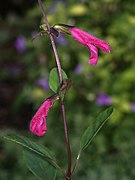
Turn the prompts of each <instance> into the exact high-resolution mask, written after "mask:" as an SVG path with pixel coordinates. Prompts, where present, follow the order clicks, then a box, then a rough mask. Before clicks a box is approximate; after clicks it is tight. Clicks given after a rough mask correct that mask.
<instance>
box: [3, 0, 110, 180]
mask: <svg viewBox="0 0 135 180" xmlns="http://www.w3.org/2000/svg"><path fill="white" fill-rule="evenodd" d="M38 3H39V6H40V8H41V11H42V14H43V18H44V22H45V24H43V25H41V26H40V28H41V29H42V30H41V32H40V33H38V34H37V35H36V36H35V37H34V38H33V40H34V39H35V38H36V37H37V36H43V35H48V36H49V37H50V41H51V44H52V48H53V52H54V56H55V60H56V64H57V68H56V67H55V68H53V69H52V70H51V72H50V75H49V86H50V89H51V90H52V91H53V92H54V94H53V95H52V96H51V97H48V98H47V99H45V101H44V102H43V104H42V105H41V106H40V107H39V109H38V110H37V112H36V114H35V115H34V117H33V118H32V120H31V122H30V131H31V132H32V133H34V134H35V135H37V136H39V138H40V137H41V136H44V135H45V134H46V132H47V126H46V119H47V116H48V114H49V111H50V108H51V107H52V106H53V104H54V103H55V102H56V101H59V105H60V106H61V112H62V119H63V124H64V134H65V141H66V148H67V161H68V162H67V170H66V171H65V170H64V169H63V168H62V167H60V165H59V164H58V163H57V160H56V157H55V156H54V153H52V152H51V151H50V150H49V149H48V148H47V147H45V146H44V145H42V144H39V143H38V142H35V141H33V140H31V139H29V138H27V137H24V136H20V135H16V134H8V135H5V136H4V138H5V139H6V140H10V141H13V142H15V143H17V144H20V145H21V146H22V147H23V156H24V159H25V161H26V164H27V166H28V168H29V169H30V171H32V173H33V174H34V175H35V176H37V177H38V178H39V179H43V180H53V179H55V178H56V174H57V171H60V172H61V174H62V177H63V179H66V180H71V179H73V174H74V173H75V170H76V167H77V165H78V161H79V159H80V156H81V153H82V151H84V150H85V149H86V148H87V147H88V145H90V143H91V142H92V140H93V138H94V137H95V135H96V134H97V133H98V132H99V130H100V129H101V127H102V126H103V125H104V123H105V122H106V121H107V119H108V118H109V116H110V115H111V114H112V112H113V108H112V107H108V108H107V109H106V110H104V111H103V112H101V113H100V114H99V115H98V117H97V118H96V119H95V120H93V121H90V125H89V127H88V128H87V129H86V130H85V131H84V133H83V135H82V137H81V139H80V146H79V148H78V149H79V151H78V154H77V156H76V160H75V162H73V164H72V156H71V148H70V141H69V136H68V127H67V120H66V112H65V105H64V100H65V96H66V93H67V91H68V90H69V89H70V87H71V86H72V81H71V79H69V78H68V76H67V75H66V73H65V72H64V70H63V69H62V68H61V63H60V59H59V57H58V53H57V50H56V46H55V42H54V39H53V38H54V36H55V37H59V35H60V34H61V33H62V34H64V35H65V36H66V35H71V37H72V38H73V39H75V40H76V41H77V42H79V43H80V44H82V45H84V46H86V47H87V48H88V49H89V51H90V59H89V61H88V63H89V64H90V65H96V64H97V62H98V48H99V49H101V50H102V51H105V52H108V53H109V52H110V51H111V48H110V46H109V44H108V43H107V42H105V41H103V40H101V39H98V38H96V37H94V36H93V35H91V34H89V33H87V32H84V31H83V30H80V29H78V28H76V27H74V26H71V25H66V24H55V25H53V26H50V25H49V23H48V20H47V16H46V13H45V11H44V9H43V6H42V3H41V0H38Z"/></svg>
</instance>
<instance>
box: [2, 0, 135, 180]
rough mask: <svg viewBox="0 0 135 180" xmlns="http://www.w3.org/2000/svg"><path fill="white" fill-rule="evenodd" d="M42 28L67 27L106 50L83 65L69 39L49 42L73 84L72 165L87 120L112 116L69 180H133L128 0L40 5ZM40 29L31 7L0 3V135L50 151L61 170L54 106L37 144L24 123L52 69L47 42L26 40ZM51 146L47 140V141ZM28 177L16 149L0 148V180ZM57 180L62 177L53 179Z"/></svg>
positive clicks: (134, 91) (134, 57)
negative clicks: (99, 41)
mask: <svg viewBox="0 0 135 180" xmlns="http://www.w3.org/2000/svg"><path fill="white" fill-rule="evenodd" d="M43 5H44V8H45V9H46V11H47V17H48V20H49V23H50V25H54V24H56V23H65V24H70V25H75V26H76V27H78V28H80V29H83V30H85V31H87V32H89V33H91V34H93V35H95V36H96V37H98V38H101V39H104V40H106V41H107V42H109V44H110V45H111V47H112V52H111V54H107V53H103V52H101V51H99V62H98V64H97V65H96V66H95V67H92V66H90V65H88V59H89V52H88V49H87V48H86V47H83V46H82V45H80V44H78V43H77V42H76V41H74V40H73V39H72V38H71V37H70V36H60V37H59V38H55V42H56V45H57V50H58V53H59V57H60V60H61V63H62V67H63V69H64V70H65V72H66V73H67V74H68V76H69V77H70V78H71V79H72V81H73V86H72V88H71V89H70V91H69V93H68V95H67V97H66V111H67V120H68V126H69V135H70V141H71V148H72V154H73V157H74V158H73V160H74V159H75V157H76V155H77V152H78V146H79V140H80V137H81V135H82V133H83V131H84V130H85V128H86V127H88V125H89V122H90V121H91V120H92V119H94V118H95V117H96V116H97V114H98V113H99V112H101V111H102V110H104V109H105V108H106V107H107V106H108V105H111V104H112V105H113V106H114V108H115V111H114V113H113V116H112V117H111V118H110V119H109V121H108V123H107V124H106V125H105V126H104V127H103V129H102V131H101V132H100V133H99V134H98V135H97V137H96V138H95V139H94V141H93V143H92V144H91V146H90V147H89V148H87V149H86V151H85V152H84V153H83V154H82V158H81V159H80V162H79V166H78V171H77V172H76V174H75V177H74V179H77V180H79V179H80V180H89V179H92V180H97V179H99V178H100V179H101V180H117V179H118V180H119V179H123V180H132V179H135V168H134V167H135V161H134V159H135V152H134V148H135V140H134V137H135V122H134V121H135V75H134V74H135V51H134V47H135V33H134V30H135V15H134V14H135V8H134V7H135V2H134V1H132V0H129V1H122V0H108V1H107V0H95V1H88V0H78V1H77V0H69V1H62V0H61V1H52V0H49V1H43ZM42 23H43V19H42V13H41V11H40V8H39V6H38V4H37V2H36V1H24V0H7V1H2V2H1V5H0V136H3V135H4V134H7V133H17V134H23V135H25V136H28V137H29V136H30V137H31V138H33V139H35V140H36V141H40V142H41V143H43V144H45V145H46V146H47V147H49V148H50V149H51V150H52V151H54V152H55V154H56V157H57V159H59V164H61V165H62V166H63V167H65V166H66V158H65V156H66V155H65V154H66V149H65V139H64V135H63V136H62V134H63V124H62V121H61V112H60V108H59V106H58V103H56V104H55V105H54V106H53V108H52V109H51V110H50V112H49V116H48V118H47V128H48V131H47V134H46V135H45V136H44V137H42V138H38V137H35V136H34V135H32V134H31V133H30V132H29V123H30V120H31V118H32V116H33V115H34V113H35V112H36V110H37V109H38V107H39V106H40V104H41V103H42V102H43V101H44V99H46V98H47V97H48V96H50V95H52V92H51V90H50V89H49V87H48V83H47V80H48V76H49V71H50V70H51V69H52V68H53V67H55V66H56V64H55V60H54V55H53V52H52V47H51V44H50V41H49V37H47V36H44V37H39V38H37V39H35V40H34V41H32V37H33V36H34V35H35V34H37V33H38V32H39V31H40V29H39V26H40V25H41V24H42ZM50 140H51V141H50ZM24 178H25V179H28V180H34V179H36V178H35V177H34V176H33V175H32V174H31V173H30V172H29V170H28V169H27V168H26V165H25V162H24V161H23V159H22V154H21V148H20V147H19V146H16V145H15V144H12V143H9V142H5V141H1V142H0V179H2V180H7V179H10V180H22V179H24ZM58 179H62V178H61V176H60V175H59V174H58Z"/></svg>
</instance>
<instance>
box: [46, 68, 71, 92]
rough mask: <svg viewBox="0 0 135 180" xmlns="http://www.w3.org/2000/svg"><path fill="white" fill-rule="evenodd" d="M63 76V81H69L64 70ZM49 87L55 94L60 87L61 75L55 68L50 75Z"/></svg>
mask: <svg viewBox="0 0 135 180" xmlns="http://www.w3.org/2000/svg"><path fill="white" fill-rule="evenodd" d="M62 76H63V79H68V77H67V75H66V73H65V72H64V71H63V70H62ZM49 86H50V89H51V90H52V91H54V92H55V93H56V92H57V90H58V88H59V86H60V81H59V74H58V70H57V68H53V69H52V70H51V72H50V74H49Z"/></svg>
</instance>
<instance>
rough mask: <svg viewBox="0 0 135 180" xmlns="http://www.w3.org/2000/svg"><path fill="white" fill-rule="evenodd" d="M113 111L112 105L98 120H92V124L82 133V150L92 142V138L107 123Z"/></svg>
mask: <svg viewBox="0 0 135 180" xmlns="http://www.w3.org/2000/svg"><path fill="white" fill-rule="evenodd" d="M112 112H113V107H112V106H111V107H109V108H107V109H106V110H105V111H103V112H102V113H100V114H99V116H98V117H97V118H96V120H94V121H91V125H90V126H89V127H88V128H87V129H86V130H85V132H84V134H83V135H82V138H81V142H80V151H82V150H84V149H85V148H86V147H87V146H88V145H89V144H90V143H91V142H92V140H93V139H94V137H95V136H96V134H97V133H98V131H99V130H100V129H101V127H102V126H103V125H104V124H105V122H106V121H107V119H108V118H109V117H110V115H111V114H112Z"/></svg>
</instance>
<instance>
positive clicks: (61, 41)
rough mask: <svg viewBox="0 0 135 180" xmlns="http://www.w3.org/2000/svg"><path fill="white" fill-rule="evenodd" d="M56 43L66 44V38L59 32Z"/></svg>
mask: <svg viewBox="0 0 135 180" xmlns="http://www.w3.org/2000/svg"><path fill="white" fill-rule="evenodd" d="M57 43H58V44H60V45H62V46H66V45H67V44H68V40H67V39H66V38H65V37H64V36H63V35H62V34H60V35H59V37H58V38H57Z"/></svg>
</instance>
